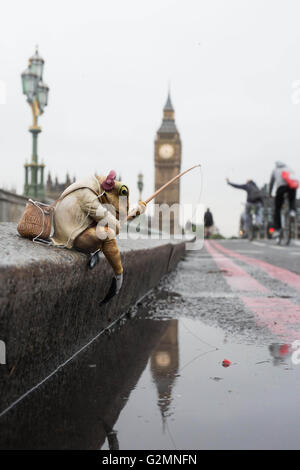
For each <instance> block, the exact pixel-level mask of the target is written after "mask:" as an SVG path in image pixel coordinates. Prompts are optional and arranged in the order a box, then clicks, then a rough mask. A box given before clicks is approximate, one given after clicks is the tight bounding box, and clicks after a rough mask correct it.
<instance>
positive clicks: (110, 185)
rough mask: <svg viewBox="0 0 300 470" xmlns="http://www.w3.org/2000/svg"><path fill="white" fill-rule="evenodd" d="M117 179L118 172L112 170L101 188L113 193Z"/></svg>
mask: <svg viewBox="0 0 300 470" xmlns="http://www.w3.org/2000/svg"><path fill="white" fill-rule="evenodd" d="M115 179H116V172H115V171H114V170H111V171H110V172H109V173H108V175H107V177H106V178H105V180H104V181H103V183H101V186H102V188H103V189H105V191H111V190H112V189H114V187H115Z"/></svg>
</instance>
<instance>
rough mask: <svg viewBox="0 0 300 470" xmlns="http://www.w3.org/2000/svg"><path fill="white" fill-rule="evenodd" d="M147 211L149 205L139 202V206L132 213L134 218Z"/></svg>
mask: <svg viewBox="0 0 300 470" xmlns="http://www.w3.org/2000/svg"><path fill="white" fill-rule="evenodd" d="M146 209H147V204H146V203H145V202H144V201H139V203H138V205H137V206H136V207H135V208H134V209H133V210H132V211H130V215H131V216H132V217H137V216H138V215H141V214H144V212H145V211H146Z"/></svg>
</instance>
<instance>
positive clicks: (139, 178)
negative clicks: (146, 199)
mask: <svg viewBox="0 0 300 470" xmlns="http://www.w3.org/2000/svg"><path fill="white" fill-rule="evenodd" d="M143 178H144V176H143V174H142V173H139V174H138V182H137V186H138V190H139V193H140V196H139V199H140V201H141V200H142V192H143V188H144V183H143Z"/></svg>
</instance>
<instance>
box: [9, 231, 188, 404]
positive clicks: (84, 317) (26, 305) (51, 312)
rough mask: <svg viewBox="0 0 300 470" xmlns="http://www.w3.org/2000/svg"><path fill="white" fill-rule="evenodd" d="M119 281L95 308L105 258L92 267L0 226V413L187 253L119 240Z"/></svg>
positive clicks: (105, 282)
mask: <svg viewBox="0 0 300 470" xmlns="http://www.w3.org/2000/svg"><path fill="white" fill-rule="evenodd" d="M119 246H120V251H121V256H122V262H123V266H124V284H123V287H122V290H121V292H120V294H119V296H117V297H116V298H114V299H112V300H111V301H110V302H109V303H108V304H107V305H106V306H104V307H103V306H102V307H100V306H99V303H100V301H101V300H102V299H103V298H104V297H105V294H106V293H107V290H108V288H109V285H110V282H111V279H112V271H111V268H110V266H109V265H108V263H107V261H106V260H105V259H104V257H102V258H101V262H100V263H99V264H98V265H97V266H96V268H95V269H94V270H93V271H90V270H89V269H88V268H87V258H86V256H85V255H84V254H81V253H77V252H75V251H71V250H66V249H61V248H53V247H47V246H43V245H40V244H34V243H32V242H31V241H29V240H25V239H22V238H20V237H19V236H18V235H17V232H16V225H15V224H9V223H5V224H0V250H1V260H0V339H1V340H3V341H5V343H6V350H7V364H6V365H0V383H1V389H2V393H1V399H0V400H1V403H0V413H1V411H2V410H3V409H5V407H6V406H8V405H9V404H10V403H11V402H12V401H13V400H15V399H16V398H18V397H19V396H20V395H21V394H22V393H24V392H25V391H27V390H28V389H29V388H31V387H32V386H34V385H35V384H36V383H38V382H39V381H40V380H42V379H43V378H44V377H46V376H47V375H48V374H50V373H51V372H52V371H53V370H55V369H56V368H57V367H58V366H59V365H60V364H61V363H63V362H64V361H66V360H67V359H68V358H69V357H70V356H71V355H72V354H74V353H75V352H76V351H78V350H79V349H80V348H81V347H82V346H84V345H85V344H86V343H87V342H88V341H89V340H90V339H91V338H93V337H94V336H95V335H97V333H99V331H101V330H103V329H104V328H106V327H107V326H109V324H111V323H112V322H113V321H114V320H116V319H117V318H119V317H120V315H121V314H122V313H124V312H126V311H127V310H128V308H129V307H130V306H131V305H132V304H134V303H135V302H136V301H137V300H138V299H139V298H140V297H141V296H143V295H144V294H145V293H146V292H148V291H149V290H150V289H151V288H153V287H154V286H155V285H157V284H158V282H159V281H160V279H161V278H162V277H163V276H164V275H165V274H166V273H167V272H169V271H170V270H172V269H173V268H174V267H175V266H176V265H177V263H178V261H179V260H180V258H181V257H182V256H183V254H184V249H185V247H184V243H177V244H172V243H170V242H169V241H168V242H166V241H163V240H154V241H147V240H135V241H132V240H131V241H130V240H127V241H125V240H121V241H120V243H119Z"/></svg>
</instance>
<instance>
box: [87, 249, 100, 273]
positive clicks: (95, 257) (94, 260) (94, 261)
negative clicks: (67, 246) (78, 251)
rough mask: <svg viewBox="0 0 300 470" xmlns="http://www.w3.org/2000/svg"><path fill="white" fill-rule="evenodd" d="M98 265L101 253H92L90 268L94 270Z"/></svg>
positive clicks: (89, 262)
mask: <svg viewBox="0 0 300 470" xmlns="http://www.w3.org/2000/svg"><path fill="white" fill-rule="evenodd" d="M98 263H99V251H96V252H95V253H91V254H90V256H89V261H88V267H89V268H90V269H94V267H95V266H96V264H98Z"/></svg>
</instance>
